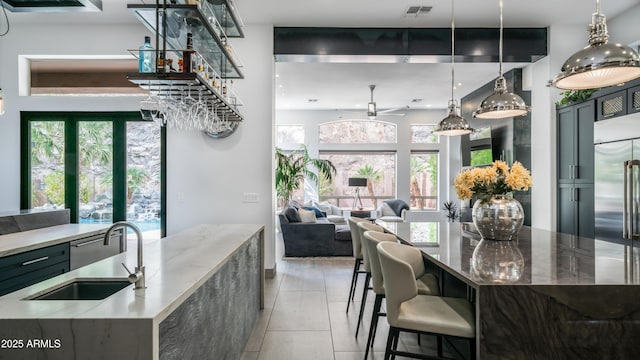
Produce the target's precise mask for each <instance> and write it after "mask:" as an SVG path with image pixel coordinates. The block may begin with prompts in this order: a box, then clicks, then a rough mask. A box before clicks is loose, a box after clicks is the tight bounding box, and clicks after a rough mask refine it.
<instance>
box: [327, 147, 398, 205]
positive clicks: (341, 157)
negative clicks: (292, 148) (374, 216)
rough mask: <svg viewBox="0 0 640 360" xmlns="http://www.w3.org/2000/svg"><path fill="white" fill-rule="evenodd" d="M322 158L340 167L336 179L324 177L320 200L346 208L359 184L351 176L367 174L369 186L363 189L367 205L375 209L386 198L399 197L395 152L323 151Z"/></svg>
mask: <svg viewBox="0 0 640 360" xmlns="http://www.w3.org/2000/svg"><path fill="white" fill-rule="evenodd" d="M320 158H321V159H327V160H330V161H331V162H332V163H333V165H334V166H335V167H336V170H337V172H336V176H335V177H334V179H333V182H332V183H328V182H323V181H321V182H320V184H319V186H318V192H319V195H320V200H329V201H330V202H331V203H333V204H334V205H336V206H338V207H342V208H351V207H352V206H353V200H354V196H355V188H353V187H349V186H348V182H349V178H351V177H359V178H366V179H368V181H367V186H366V188H361V189H359V192H360V199H361V200H362V205H363V208H364V209H370V210H374V209H376V208H377V207H378V205H379V204H380V203H381V202H382V201H383V200H385V199H394V198H395V197H396V154H395V153H394V152H337V151H336V152H326V151H323V152H320Z"/></svg>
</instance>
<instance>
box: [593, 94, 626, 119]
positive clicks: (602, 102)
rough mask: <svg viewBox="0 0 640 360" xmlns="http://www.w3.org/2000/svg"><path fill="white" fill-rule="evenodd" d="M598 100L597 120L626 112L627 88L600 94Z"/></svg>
mask: <svg viewBox="0 0 640 360" xmlns="http://www.w3.org/2000/svg"><path fill="white" fill-rule="evenodd" d="M597 102H598V118H597V119H598V120H605V119H609V118H612V117H616V116H622V115H626V114H627V90H620V91H617V92H614V93H613V94H609V95H605V96H601V97H599V98H598V100H597Z"/></svg>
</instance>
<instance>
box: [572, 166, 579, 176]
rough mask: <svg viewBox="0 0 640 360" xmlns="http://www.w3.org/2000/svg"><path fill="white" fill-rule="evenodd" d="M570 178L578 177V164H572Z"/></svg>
mask: <svg viewBox="0 0 640 360" xmlns="http://www.w3.org/2000/svg"><path fill="white" fill-rule="evenodd" d="M571 178H572V179H577V178H578V165H573V167H572V171H571Z"/></svg>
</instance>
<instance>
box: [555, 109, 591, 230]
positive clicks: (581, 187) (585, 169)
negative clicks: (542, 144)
mask: <svg viewBox="0 0 640 360" xmlns="http://www.w3.org/2000/svg"><path fill="white" fill-rule="evenodd" d="M595 117H596V113H595V101H594V100H588V101H586V102H584V103H580V104H576V105H572V106H567V107H564V108H561V109H558V111H557V138H556V144H557V154H558V155H557V156H558V158H557V176H558V177H557V180H558V193H557V230H558V232H562V233H566V234H574V235H579V236H586V237H593V235H594V192H593V189H594V186H593V182H594V180H593V179H594V146H593V123H594V121H595Z"/></svg>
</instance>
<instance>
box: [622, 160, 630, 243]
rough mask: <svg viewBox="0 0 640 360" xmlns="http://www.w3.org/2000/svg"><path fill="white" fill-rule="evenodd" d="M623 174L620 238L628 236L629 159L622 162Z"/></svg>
mask: <svg viewBox="0 0 640 360" xmlns="http://www.w3.org/2000/svg"><path fill="white" fill-rule="evenodd" d="M623 165H624V173H623V174H624V175H623V176H622V180H623V182H624V183H623V185H622V188H623V190H624V196H623V197H622V199H623V200H622V201H623V205H622V238H623V239H628V238H629V231H628V228H629V202H628V198H629V181H628V180H627V177H628V176H629V161H625V162H624V164H623Z"/></svg>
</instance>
